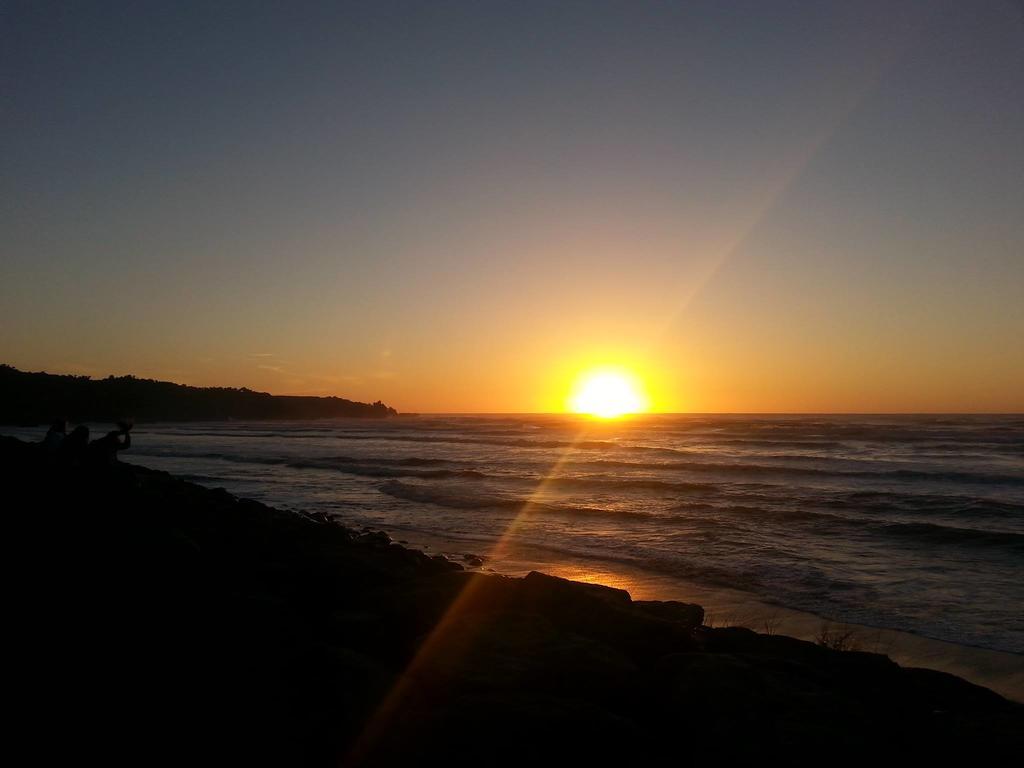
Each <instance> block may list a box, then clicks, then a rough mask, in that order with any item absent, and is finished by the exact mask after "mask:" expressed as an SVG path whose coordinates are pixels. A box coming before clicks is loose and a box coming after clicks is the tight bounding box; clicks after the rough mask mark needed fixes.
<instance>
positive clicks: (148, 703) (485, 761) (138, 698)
mask: <svg viewBox="0 0 1024 768" xmlns="http://www.w3.org/2000/svg"><path fill="white" fill-rule="evenodd" d="M0 482H2V483H3V487H5V488H6V489H7V491H8V493H9V494H10V496H11V497H12V498H13V499H14V500H15V502H16V505H15V507H14V509H15V510H16V511H17V512H18V514H15V515H12V516H10V517H9V518H8V523H9V525H10V527H11V529H12V530H11V533H13V536H12V539H11V540H12V541H13V542H16V544H17V546H15V547H12V565H13V566H14V568H15V571H16V573H17V574H18V576H19V579H18V582H17V587H16V600H15V601H14V604H13V609H14V610H13V617H12V618H13V621H12V626H14V627H15V628H16V629H17V631H16V632H15V640H16V654H15V658H18V659H19V664H18V665H17V667H18V668H17V669H16V670H15V674H14V680H13V682H14V691H13V693H14V698H15V699H16V700H18V701H23V702H25V706H23V707H20V708H19V710H20V712H21V713H22V714H21V718H22V719H23V720H24V723H23V724H22V723H19V729H18V730H19V731H24V732H27V733H30V734H31V738H32V741H33V743H35V744H36V745H37V748H38V749H39V750H42V752H44V753H45V754H44V755H43V756H42V759H43V761H44V762H54V763H56V762H70V760H71V759H72V758H73V759H74V761H76V762H81V761H82V760H83V759H87V758H89V757H91V756H94V755H95V756H99V755H103V756H104V757H103V759H104V762H111V756H112V755H113V762H117V761H118V758H122V757H123V758H124V761H125V763H126V764H127V763H129V762H131V763H132V764H136V763H137V762H138V761H139V759H140V755H141V756H147V755H148V756H153V755H156V756H159V757H162V758H167V760H168V762H174V763H178V764H180V763H186V762H187V763H188V764H195V763H196V762H200V763H202V764H207V763H208V764H219V765H238V764H247V765H264V764H266V765H315V766H328V765H332V766H337V765H347V766H356V765H380V766H384V765H388V766H390V765H427V764H434V763H436V762H437V761H438V760H439V759H449V760H451V759H454V760H455V761H456V762H458V763H459V764H462V763H463V762H468V761H472V762H473V764H481V765H495V766H497V765H501V766H510V768H511V767H512V766H522V765H524V764H554V763H556V762H559V763H561V762H566V763H567V764H581V763H585V764H592V765H647V764H678V763H680V762H694V761H705V760H707V761H715V762H718V761H721V760H722V759H726V760H730V761H732V760H736V761H738V760H743V761H745V762H746V761H753V760H757V759H763V758H764V756H765V755H766V754H779V755H785V757H786V760H787V762H788V763H789V764H793V765H810V764H815V765H817V764H820V761H821V759H822V756H823V755H831V754H840V755H842V756H843V758H844V760H846V759H849V761H850V762H853V759H854V758H856V761H857V762H860V761H861V760H865V759H871V758H873V757H876V756H877V755H878V754H886V755H899V756H901V757H902V756H906V757H910V756H913V757H914V758H915V759H925V758H927V759H929V760H930V759H933V758H934V759H936V760H940V759H944V758H948V757H949V756H950V755H964V756H968V755H970V756H976V755H978V754H982V753H984V754H994V755H999V754H1006V755H1010V754H1019V752H1020V749H1022V748H1024V706H1022V705H1020V704H1016V703H1014V702H1011V701H1008V700H1007V699H1005V698H1003V697H1002V696H1000V695H999V694H997V693H996V692H994V691H992V690H990V689H988V688H985V687H982V686H978V685H975V684H973V683H970V682H968V681H967V680H964V679H962V678H960V677H957V676H955V675H951V674H947V673H944V672H940V671H934V670H931V669H922V668H913V667H901V666H899V665H898V664H897V663H895V662H894V661H893V660H891V659H890V658H888V657H887V656H885V655H881V654H878V653H871V652H869V651H857V650H843V649H841V648H839V647H835V646H829V645H825V646H823V645H819V644H815V643H812V642H806V641H802V640H799V639H795V638H793V637H790V636H787V635H782V634H763V633H757V632H754V631H752V630H750V629H745V628H742V627H739V626H728V627H725V626H719V625H718V624H717V623H716V620H715V619H714V618H712V620H711V621H710V622H705V611H704V608H703V607H701V606H700V605H698V604H694V603H688V602H681V601H672V600H668V601H665V600H644V599H642V598H643V597H644V596H646V594H645V592H644V590H645V589H650V590H651V591H652V592H653V591H657V590H660V589H662V587H661V586H659V585H658V584H657V583H655V582H650V581H648V582H643V581H642V580H640V579H639V578H638V577H637V576H636V575H631V574H625V575H624V578H625V579H627V580H628V581H629V586H631V587H632V588H633V590H634V595H632V596H631V595H630V594H629V593H627V592H626V591H625V590H623V589H620V588H617V587H616V586H615V585H614V584H613V585H612V586H606V585H600V586H599V585H597V584H594V583H587V581H586V579H593V580H598V579H599V580H601V581H609V580H610V579H609V578H605V577H611V576H614V575H615V574H611V573H607V572H598V571H597V570H595V569H594V568H592V567H591V568H589V570H587V571H584V570H583V569H578V570H576V571H566V572H565V573H566V575H572V576H575V577H577V578H582V579H584V581H574V580H568V579H566V578H562V577H560V576H558V575H552V574H551V573H550V572H551V571H552V570H553V569H551V568H549V567H545V568H544V570H545V571H548V573H542V572H539V571H537V570H530V571H529V572H528V573H527V574H526V575H525V576H523V577H515V576H505V575H498V574H484V573H480V572H479V571H477V570H475V569H474V570H467V569H465V568H464V567H463V565H462V564H461V563H459V562H453V561H452V560H450V559H448V558H446V557H444V556H442V555H440V554H427V553H425V552H424V551H421V550H416V549H413V548H411V547H407V546H403V545H401V544H400V543H395V542H394V541H392V539H391V538H390V536H388V535H387V534H384V533H383V532H380V531H378V530H371V529H364V530H355V529H353V528H349V527H346V526H344V525H343V524H341V522H340V521H339V520H337V519H335V518H333V517H331V516H329V515H326V514H322V513H320V514H307V513H302V512H299V511H295V510H285V509H280V508H274V507H270V506H267V505H264V504H261V503H259V502H257V501H253V500H249V499H244V498H240V497H237V496H234V495H232V494H230V493H228V492H227V491H225V490H224V489H220V488H212V489H211V488H206V487H203V486H201V485H197V484H195V483H191V482H188V481H185V480H182V479H180V478H177V477H175V476H173V475H170V474H168V473H166V472H160V471H156V470H150V469H146V468H144V467H139V466H136V465H132V464H127V463H115V464H113V465H110V466H97V465H88V464H86V465H72V466H60V465H55V464H53V463H48V462H46V461H45V458H44V454H43V452H42V450H41V448H40V447H39V446H38V445H31V444H27V443H22V442H21V441H17V440H14V439H12V438H2V439H0ZM431 549H432V550H433V546H431ZM507 554H512V553H507ZM530 566H531V563H530V562H528V561H526V560H520V561H519V562H518V567H521V568H524V569H525V568H528V567H530ZM484 567H487V566H486V565H485V566H484ZM565 567H566V568H571V567H577V568H578V566H574V565H573V564H570V563H566V564H565ZM620 577H623V574H620ZM708 623H711V624H715V626H708ZM22 660H23V661H24V663H22ZM97 691H102V692H103V695H102V697H97V695H96V692H97ZM111 723H116V724H117V727H116V728H114V729H112V728H111V727H110V724H111ZM55 735H58V736H59V737H60V738H57V739H54V738H53V737H54V736H55ZM154 750H156V752H154ZM64 751H67V752H73V754H64ZM58 755H59V757H58Z"/></svg>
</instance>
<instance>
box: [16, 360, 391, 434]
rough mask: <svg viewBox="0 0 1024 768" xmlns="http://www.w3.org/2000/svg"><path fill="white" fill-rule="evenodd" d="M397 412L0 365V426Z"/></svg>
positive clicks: (331, 400) (380, 406) (338, 401)
mask: <svg viewBox="0 0 1024 768" xmlns="http://www.w3.org/2000/svg"><path fill="white" fill-rule="evenodd" d="M396 415H398V412H397V411H396V410H395V409H394V408H391V407H389V406H387V405H384V403H382V402H380V401H378V402H375V403H358V402H355V401H353V400H346V399H344V398H341V397H299V396H290V395H271V394H268V393H266V392H254V391H253V390H251V389H246V388H244V387H243V388H241V389H234V388H232V387H190V386H186V385H184V384H174V383H172V382H169V381H154V380H153V379H139V378H136V377H134V376H116V377H115V376H108V377H107V378H105V379H92V378H90V377H88V376H63V375H57V374H52V373H29V372H26V371H19V370H18V369H17V368H13V367H11V366H9V365H0V424H48V423H50V422H51V421H53V420H54V419H57V418H66V419H70V420H71V421H75V422H83V421H99V422H114V421H117V420H118V419H122V418H124V417H131V418H134V419H136V420H138V421H223V420H227V419H236V420H251V421H259V420H264V419H330V418H342V417H348V418H384V417H387V416H396Z"/></svg>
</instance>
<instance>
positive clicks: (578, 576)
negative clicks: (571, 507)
mask: <svg viewBox="0 0 1024 768" xmlns="http://www.w3.org/2000/svg"><path fill="white" fill-rule="evenodd" d="M339 520H341V521H342V522H343V518H341V517H339ZM384 532H385V533H387V534H388V535H389V536H391V537H392V538H394V539H395V540H402V541H406V542H408V543H407V546H411V547H413V548H416V549H423V550H424V551H429V552H439V553H443V554H446V555H448V556H450V557H451V558H452V559H453V560H454V561H455V562H458V563H461V564H463V565H466V563H465V562H464V561H463V559H462V556H463V555H464V554H465V553H467V552H472V553H473V554H478V555H480V556H482V557H483V559H484V565H483V566H482V567H481V568H472V569H473V570H480V571H481V572H483V573H495V574H498V575H503V576H513V577H522V576H525V575H526V574H527V573H529V572H530V571H540V572H543V573H546V574H549V575H551V576H557V577H559V578H565V579H570V580H573V581H580V582H585V583H588V584H596V585H601V586H607V587H613V588H616V589H623V590H625V591H627V592H629V594H630V595H631V596H632V598H633V599H634V600H677V601H680V602H685V603H696V604H698V605H701V606H703V608H704V612H705V616H706V620H705V621H706V623H708V624H709V625H714V626H720V627H728V626H738V627H746V628H748V629H752V630H754V631H756V632H759V633H766V629H768V630H770V631H769V632H767V634H778V635H785V636H788V637H794V638H797V639H798V640H807V641H811V642H816V641H818V640H819V639H820V638H821V635H822V632H823V630H824V631H827V632H830V633H833V634H835V633H846V632H849V633H851V637H850V639H849V642H850V644H851V647H852V648H853V649H856V650H864V651H868V652H871V653H882V654H885V655H886V656H889V657H890V658H891V659H892V660H893V661H895V662H896V663H897V664H899V665H900V666H904V667H924V668H927V669H935V670H939V671H941V672H948V673H950V674H953V675H956V676H958V677H962V678H964V679H965V680H969V681H970V682H972V683H975V684H977V685H982V686H985V687H986V688H989V689H991V690H993V691H995V692H996V693H999V694H1000V695H1001V696H1005V697H1006V698H1007V699H1010V700H1011V701H1015V702H1017V703H1022V704H1024V656H1022V655H1018V654H1014V653H1011V652H1009V651H1000V650H995V649H991V648H982V647H978V646H972V645H966V644H961V643H954V642H950V641H948V640H940V639H937V638H931V637H926V636H924V635H918V634H915V633H913V632H908V631H906V630H899V629H890V628H887V627H875V626H871V625H867V624H858V623H853V622H841V621H834V620H831V619H828V618H826V617H824V616H820V615H818V614H815V613H811V612H810V611H803V610H800V609H798V608H790V607H787V606H783V605H780V604H777V603H773V602H771V600H769V599H766V598H762V597H759V596H758V595H755V594H753V593H749V592H744V591H742V590H735V589H729V588H727V587H710V586H705V585H701V584H696V583H693V582H687V581H684V580H682V579H679V578H676V577H672V576H667V575H665V574H661V573H657V572H654V571H650V570H647V569H644V568H641V567H639V566H632V567H631V566H629V565H626V564H622V563H612V562H609V561H606V560H601V559H600V558H597V557H593V558H588V557H586V556H565V557H564V558H563V559H564V561H563V562H561V563H559V562H555V561H554V560H552V559H548V558H545V557H544V556H543V554H542V553H541V552H539V551H536V550H537V549H538V548H535V547H529V546H528V545H520V544H514V545H505V546H506V547H507V549H508V550H509V551H506V552H503V553H502V554H501V557H500V558H496V557H495V556H494V555H493V550H494V548H495V546H497V545H495V544H493V543H488V542H483V541H478V540H474V539H472V538H467V537H446V536H440V535H434V534H429V533H421V532H419V531H411V530H406V529H396V530H394V531H386V530H385V531H384ZM403 546H406V545H403ZM530 549H533V550H535V551H534V552H530V551H529V550H530ZM467 567H471V566H467Z"/></svg>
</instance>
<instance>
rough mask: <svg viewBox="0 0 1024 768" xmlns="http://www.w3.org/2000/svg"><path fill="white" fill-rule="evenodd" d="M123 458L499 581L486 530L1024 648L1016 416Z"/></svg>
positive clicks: (542, 558) (554, 431)
mask: <svg viewBox="0 0 1024 768" xmlns="http://www.w3.org/2000/svg"><path fill="white" fill-rule="evenodd" d="M95 426H96V427H101V425H95ZM6 431H7V432H8V433H14V434H18V435H19V436H21V437H23V438H26V439H39V438H41V437H42V435H41V434H38V435H35V434H33V433H32V431H31V430H6ZM123 458H124V459H126V460H128V461H132V462H135V463H138V464H142V465H145V466H148V467H152V468H156V469H162V470H167V471H170V472H173V473H176V474H178V475H182V476H185V477H187V478H188V479H191V480H193V481H196V482H199V483H202V484H204V485H207V486H219V487H224V488H226V489H228V490H229V491H231V492H233V493H235V494H238V495H241V496H246V497H250V498H254V499H258V500H260V501H263V502H266V503H269V504H273V505H276V506H280V507H287V508H296V509H304V510H308V511H311V512H324V513H327V514H328V515H332V516H336V517H337V518H338V519H339V520H341V521H343V522H344V523H345V524H347V525H351V526H357V527H361V526H370V527H373V528H376V529H384V530H386V531H388V532H390V533H392V535H393V536H394V537H395V538H397V539H402V540H409V541H410V542H413V543H415V541H417V537H431V538H432V539H440V540H444V541H448V542H459V544H457V545H456V544H452V545H451V547H457V548H461V551H462V552H472V553H479V554H482V555H485V556H487V555H488V554H491V555H492V556H491V558H490V559H489V560H488V561H487V562H486V567H488V568H493V569H494V570H497V571H499V572H500V571H501V570H502V562H501V555H500V553H501V552H502V551H508V547H507V546H506V547H504V548H502V549H498V550H494V544H495V543H496V542H498V541H503V542H505V544H506V545H508V544H511V545H513V546H514V548H519V549H520V550H521V549H523V548H530V549H531V550H532V552H533V553H534V554H533V557H534V559H535V560H539V562H541V564H542V565H543V563H544V562H549V563H552V564H557V563H559V562H560V561H562V560H564V559H565V558H576V559H579V558H583V559H587V560H590V561H592V562H595V563H604V564H610V565H615V564H619V565H622V566H629V567H635V568H642V569H645V570H646V571H649V572H655V573H658V574H662V575H664V576H665V577H669V578H674V579H679V580H684V581H687V582H690V583H694V584H698V585H705V586H709V587H716V586H717V587H728V588H730V589H732V590H741V591H745V592H749V593H750V594H751V595H752V596H756V597H757V598H759V599H762V600H767V601H772V602H775V603H777V604H780V605H782V606H786V607H789V608H794V609H798V610H802V611H808V612H812V613H815V614H818V615H821V616H827V617H830V618H832V619H835V620H837V621H843V622H850V623H857V624H866V625H870V626H876V627H885V628H891V629H898V630H904V631H909V632H913V633H916V634H920V635H923V636H926V637H931V638H935V639H939V640H946V641H950V642H955V643H959V644H965V645H974V646H979V647H984V648H990V649H995V650H1001V651H1009V652H1012V653H1024V417H1021V416H761V415H758V416H733V415H730V416H707V415H700V416H698V415H681V416H668V415H665V416H662V415H658V416H653V415H651V416H642V417H634V418H628V419H620V420H611V421H600V420H594V419H589V418H584V417H577V416H555V415H538V416H520V415H516V416H506V415H491V416H462V415H459V416H419V417H401V418H393V419H386V420H338V421H317V422H287V423H285V422H260V423H238V422H224V423H217V424H212V423H201V424H200V423H192V424H154V425H140V426H139V427H138V428H137V429H136V431H135V433H133V446H132V448H131V450H130V451H129V452H128V454H126V455H125V456H124V457H123ZM495 553H497V555H496V556H494V555H495ZM453 554H458V552H453Z"/></svg>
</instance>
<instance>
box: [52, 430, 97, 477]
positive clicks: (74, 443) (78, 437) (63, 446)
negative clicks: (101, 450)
mask: <svg viewBox="0 0 1024 768" xmlns="http://www.w3.org/2000/svg"><path fill="white" fill-rule="evenodd" d="M88 448H89V428H88V427H87V426H85V425H84V424H79V425H78V426H77V427H75V428H74V429H73V430H71V434H70V435H68V436H67V437H65V438H64V439H63V440H62V441H61V443H60V447H59V448H58V449H57V463H58V464H60V465H61V466H65V467H80V466H82V464H84V463H85V456H86V451H87V450H88Z"/></svg>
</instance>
